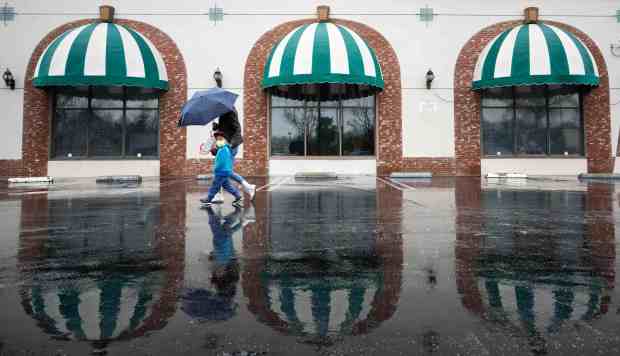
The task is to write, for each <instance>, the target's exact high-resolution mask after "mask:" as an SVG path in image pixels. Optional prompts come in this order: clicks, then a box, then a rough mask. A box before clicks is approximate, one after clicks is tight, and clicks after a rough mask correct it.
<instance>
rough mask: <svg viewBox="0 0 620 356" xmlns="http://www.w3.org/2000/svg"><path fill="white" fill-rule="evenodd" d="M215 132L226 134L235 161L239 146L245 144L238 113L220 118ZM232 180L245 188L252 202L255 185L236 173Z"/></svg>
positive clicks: (219, 200)
mask: <svg viewBox="0 0 620 356" xmlns="http://www.w3.org/2000/svg"><path fill="white" fill-rule="evenodd" d="M213 131H220V132H222V133H223V134H224V137H225V138H226V140H227V141H228V142H229V143H230V149H231V152H232V156H233V160H234V158H235V157H236V156H237V153H238V151H239V146H240V145H241V144H242V143H243V136H242V135H241V124H240V123H239V118H238V117H237V112H235V111H229V112H228V113H226V114H224V115H222V116H220V118H219V123H213ZM230 178H231V179H232V180H234V181H235V182H237V183H239V184H240V185H241V186H242V187H243V191H244V192H246V194H248V196H249V197H250V200H254V195H255V194H256V186H255V185H253V184H250V183H248V181H247V180H245V179H244V178H243V177H242V176H240V175H239V174H237V173H235V172H232V175H231V176H230ZM221 201H223V199H218V201H217V202H221Z"/></svg>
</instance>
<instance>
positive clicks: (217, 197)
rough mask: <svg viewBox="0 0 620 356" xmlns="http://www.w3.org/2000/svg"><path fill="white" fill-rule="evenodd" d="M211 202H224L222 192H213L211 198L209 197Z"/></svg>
mask: <svg viewBox="0 0 620 356" xmlns="http://www.w3.org/2000/svg"><path fill="white" fill-rule="evenodd" d="M211 202H212V203H215V204H221V203H223V202H224V194H222V192H219V193H217V194H215V196H214V197H213V199H211Z"/></svg>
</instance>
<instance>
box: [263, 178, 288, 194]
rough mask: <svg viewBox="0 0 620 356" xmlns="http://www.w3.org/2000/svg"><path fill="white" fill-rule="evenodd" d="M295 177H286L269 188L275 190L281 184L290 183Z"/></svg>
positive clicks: (271, 190)
mask: <svg viewBox="0 0 620 356" xmlns="http://www.w3.org/2000/svg"><path fill="white" fill-rule="evenodd" d="M291 179H293V177H286V178H284V179H282V180H281V181H279V182H278V184H276V185H274V186H273V187H269V189H267V191H268V192H273V191H274V190H276V189H278V188H280V186H282V185H283V184H285V183H288V181H289V180H291Z"/></svg>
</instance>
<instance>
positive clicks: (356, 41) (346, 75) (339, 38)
mask: <svg viewBox="0 0 620 356" xmlns="http://www.w3.org/2000/svg"><path fill="white" fill-rule="evenodd" d="M327 83H329V84H344V85H357V86H361V87H363V88H365V89H366V90H367V91H368V92H373V93H374V92H378V91H380V90H382V89H383V86H384V84H383V76H382V74H381V66H380V65H379V61H378V60H377V56H376V55H375V53H374V51H373V50H372V48H370V46H368V44H367V43H366V42H365V41H364V40H363V39H362V38H361V37H360V36H359V35H358V34H357V33H355V32H354V31H352V30H350V29H348V28H347V27H345V26H342V25H337V24H334V23H330V22H318V23H311V24H306V25H302V26H299V27H297V28H296V29H294V30H293V31H291V32H289V33H288V34H287V35H286V36H284V38H283V39H282V40H281V41H280V42H279V43H278V44H277V45H276V46H275V47H274V48H273V50H272V51H271V54H270V56H269V58H268V59H267V63H266V65H265V73H264V77H263V82H262V85H263V88H265V89H268V88H277V87H290V86H296V85H304V84H327ZM286 91H287V90H284V92H280V94H285V93H286ZM284 96H286V95H284Z"/></svg>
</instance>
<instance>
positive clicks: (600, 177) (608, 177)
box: [578, 173, 620, 180]
mask: <svg viewBox="0 0 620 356" xmlns="http://www.w3.org/2000/svg"><path fill="white" fill-rule="evenodd" d="M578 178H579V179H597V180H620V174H615V173H581V174H580V175H579V176H578Z"/></svg>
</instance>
